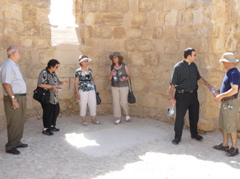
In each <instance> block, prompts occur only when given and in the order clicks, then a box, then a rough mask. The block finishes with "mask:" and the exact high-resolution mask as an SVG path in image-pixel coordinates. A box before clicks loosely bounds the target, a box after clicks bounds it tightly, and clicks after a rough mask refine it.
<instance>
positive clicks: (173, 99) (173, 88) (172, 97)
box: [168, 84, 175, 106]
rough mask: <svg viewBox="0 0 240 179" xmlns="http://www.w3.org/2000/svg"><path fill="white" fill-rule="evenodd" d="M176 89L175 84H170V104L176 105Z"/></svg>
mask: <svg viewBox="0 0 240 179" xmlns="http://www.w3.org/2000/svg"><path fill="white" fill-rule="evenodd" d="M174 91H175V86H174V84H170V86H169V98H168V100H169V105H170V106H174V102H175V98H174Z"/></svg>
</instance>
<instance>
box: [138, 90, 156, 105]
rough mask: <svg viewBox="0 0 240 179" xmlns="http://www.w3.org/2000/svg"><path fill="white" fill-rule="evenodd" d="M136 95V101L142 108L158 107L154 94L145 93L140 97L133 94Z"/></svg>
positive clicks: (139, 94)
mask: <svg viewBox="0 0 240 179" xmlns="http://www.w3.org/2000/svg"><path fill="white" fill-rule="evenodd" d="M134 95H136V99H137V100H138V104H139V106H141V107H144V108H155V107H156V106H158V99H157V98H156V94H153V93H145V94H144V95H141V93H134Z"/></svg>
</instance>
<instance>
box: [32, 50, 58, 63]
mask: <svg viewBox="0 0 240 179" xmlns="http://www.w3.org/2000/svg"><path fill="white" fill-rule="evenodd" d="M35 55H37V54H35ZM53 57H55V52H54V51H53V50H50V51H48V50H39V62H40V63H41V64H43V65H47V63H48V61H49V60H50V59H52V58H53Z"/></svg>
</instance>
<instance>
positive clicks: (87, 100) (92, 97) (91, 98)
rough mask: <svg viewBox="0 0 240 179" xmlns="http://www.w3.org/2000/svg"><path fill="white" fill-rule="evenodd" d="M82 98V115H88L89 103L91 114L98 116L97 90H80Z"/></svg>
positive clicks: (80, 103)
mask: <svg viewBox="0 0 240 179" xmlns="http://www.w3.org/2000/svg"><path fill="white" fill-rule="evenodd" d="M79 94H80V100H79V106H80V116H86V113H87V105H88V107H89V111H90V116H96V107H97V102H96V92H95V90H91V91H85V92H83V91H82V90H79Z"/></svg>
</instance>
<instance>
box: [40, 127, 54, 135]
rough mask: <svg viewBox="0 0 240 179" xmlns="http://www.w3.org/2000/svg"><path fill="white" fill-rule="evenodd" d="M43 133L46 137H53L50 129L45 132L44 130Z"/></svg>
mask: <svg viewBox="0 0 240 179" xmlns="http://www.w3.org/2000/svg"><path fill="white" fill-rule="evenodd" d="M42 133H43V134H44V135H48V136H51V135H53V133H52V132H51V131H50V130H49V129H47V130H45V131H44V130H43V131H42Z"/></svg>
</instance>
